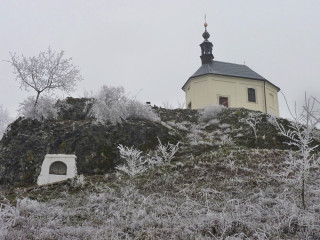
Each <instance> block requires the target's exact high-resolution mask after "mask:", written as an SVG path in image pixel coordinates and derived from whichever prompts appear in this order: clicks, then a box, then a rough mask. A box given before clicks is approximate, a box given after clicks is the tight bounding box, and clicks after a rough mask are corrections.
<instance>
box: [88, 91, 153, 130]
mask: <svg viewBox="0 0 320 240" xmlns="http://www.w3.org/2000/svg"><path fill="white" fill-rule="evenodd" d="M90 115H91V116H92V117H94V118H95V119H96V120H97V121H98V122H101V123H112V124H114V123H121V122H123V121H125V120H126V119H128V118H135V119H147V120H151V121H158V120H159V117H158V116H157V115H156V114H155V113H154V111H153V110H152V108H151V107H150V106H148V105H146V104H142V103H140V102H139V101H137V100H135V99H130V98H129V97H127V96H126V95H125V91H124V88H123V87H109V86H102V88H101V90H100V91H99V92H98V94H96V95H95V96H93V100H92V107H91V110H90Z"/></svg>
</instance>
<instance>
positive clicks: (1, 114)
mask: <svg viewBox="0 0 320 240" xmlns="http://www.w3.org/2000/svg"><path fill="white" fill-rule="evenodd" d="M10 122H11V119H10V117H9V112H8V110H7V109H4V108H3V106H2V105H0V139H1V138H2V136H3V134H4V133H5V131H6V129H7V127H8V124H9V123H10Z"/></svg>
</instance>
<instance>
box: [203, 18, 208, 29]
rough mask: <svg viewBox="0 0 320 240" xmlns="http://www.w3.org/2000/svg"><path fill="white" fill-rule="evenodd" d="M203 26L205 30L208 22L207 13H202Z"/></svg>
mask: <svg viewBox="0 0 320 240" xmlns="http://www.w3.org/2000/svg"><path fill="white" fill-rule="evenodd" d="M203 25H204V28H205V30H207V27H208V23H207V15H206V14H204V24H203Z"/></svg>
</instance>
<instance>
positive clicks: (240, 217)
mask: <svg viewBox="0 0 320 240" xmlns="http://www.w3.org/2000/svg"><path fill="white" fill-rule="evenodd" d="M68 102H69V104H71V105H72V106H73V107H71V108H68V111H61V112H60V115H59V117H58V118H57V119H56V120H45V121H38V120H30V119H22V118H21V119H18V120H17V121H16V122H15V123H13V124H12V125H11V130H10V131H8V132H7V133H6V134H5V136H4V138H3V139H2V140H1V142H0V146H1V147H0V164H1V169H0V177H1V182H0V183H1V184H2V186H3V187H6V188H3V190H2V191H1V199H0V203H1V207H0V239H1V238H3V239H320V178H319V170H320V169H319V165H314V166H312V167H311V168H310V174H309V175H308V178H307V184H306V196H305V197H306V208H305V209H304V208H303V207H302V206H301V202H300V179H299V178H298V175H297V171H296V170H295V169H294V168H293V167H292V164H291V160H292V159H293V158H295V157H296V158H298V157H299V156H298V155H297V152H296V150H297V149H296V148H295V147H292V146H289V145H287V144H284V143H283V142H285V141H286V138H285V137H283V136H281V135H280V134H279V133H278V130H277V128H276V126H275V123H274V119H272V118H270V116H268V115H266V114H258V115H257V116H259V118H261V119H260V122H258V123H257V125H256V129H255V130H256V136H255V134H254V131H253V128H252V127H250V126H249V125H248V124H247V123H246V122H245V121H242V120H241V119H247V118H248V117H249V116H252V114H253V115H254V114H257V113H256V112H252V111H248V110H245V109H225V108H217V107H215V108H212V109H207V110H206V111H203V112H198V111H195V110H181V109H180V110H179V109H177V110H167V109H158V110H156V113H157V115H158V116H159V120H155V121H151V120H141V119H137V118H128V119H127V120H126V121H124V122H123V123H121V124H120V123H116V124H114V123H110V124H102V123H96V122H95V121H94V120H93V119H91V118H90V117H88V115H86V113H85V112H83V106H84V105H85V104H84V103H85V102H86V101H85V100H81V99H80V100H76V99H68ZM77 109H78V110H77ZM79 109H80V110H79ZM254 116H255V115H254ZM278 121H279V122H281V123H282V124H283V126H285V127H288V124H289V123H288V121H286V120H283V119H278ZM57 130H59V134H57ZM26 139H27V140H26ZM33 140H34V141H33ZM23 141H29V143H23ZM159 142H160V143H162V146H167V147H168V145H166V144H167V143H171V144H173V145H175V146H179V148H178V151H177V152H176V153H175V155H174V158H173V159H170V161H163V162H161V161H160V160H159V159H160V158H161V157H160V158H159V156H160V155H159ZM317 143H319V139H318V138H317V136H316V138H315V139H314V141H313V144H317ZM119 144H121V145H123V146H128V147H131V146H133V148H131V149H136V150H137V151H141V156H140V155H139V156H140V157H141V160H143V162H144V164H143V167H144V170H143V171H141V173H140V174H137V175H135V176H132V175H131V176H130V175H129V174H127V173H125V172H124V171H121V170H117V169H121V168H120V166H125V164H126V163H127V161H128V159H125V158H123V156H122V157H121V155H120V152H119V148H118V147H119ZM17 149H19V151H18V150H17ZM98 149H103V150H101V152H98ZM30 150H32V151H33V152H32V154H31V153H28V151H30ZM165 151H166V152H167V153H168V154H169V153H170V149H169V148H167V149H165ZM46 153H75V154H76V155H77V157H78V163H77V164H78V165H77V167H78V172H79V174H80V175H79V176H78V177H77V178H75V179H72V180H68V181H65V182H61V183H56V184H50V185H46V186H41V187H38V186H35V185H34V183H35V181H36V178H37V176H38V174H39V168H40V166H41V162H42V161H43V158H44V155H45V154H46ZM102 153H103V154H102ZM14 154H17V155H16V156H17V157H16V158H15V157H14ZM28 156H29V158H28ZM90 157H91V158H92V159H94V161H93V164H92V165H90V160H91V159H90ZM155 159H158V160H159V161H160V162H157V163H155V161H154V160H155ZM162 159H164V157H163V156H162ZM315 159H318V160H319V154H318V153H317V152H315ZM86 164H87V165H86ZM25 175H27V176H28V177H25ZM12 186H15V187H12ZM19 186H20V187H19Z"/></svg>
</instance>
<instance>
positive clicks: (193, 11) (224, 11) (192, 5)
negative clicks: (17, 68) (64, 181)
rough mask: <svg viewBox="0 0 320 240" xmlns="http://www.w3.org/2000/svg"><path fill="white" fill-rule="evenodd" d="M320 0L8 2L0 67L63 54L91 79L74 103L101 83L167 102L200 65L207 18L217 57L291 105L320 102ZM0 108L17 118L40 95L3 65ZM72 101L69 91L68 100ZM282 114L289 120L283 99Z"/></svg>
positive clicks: (0, 17) (0, 15) (3, 8)
mask: <svg viewBox="0 0 320 240" xmlns="http://www.w3.org/2000/svg"><path fill="white" fill-rule="evenodd" d="M319 11H320V1H318V0H305V1H302V0H299V1H298V0H268V1H257V0H241V1H240V0H210V1H209V0H208V1H206V0H194V1H192V0H162V1H159V0H157V1H156V0H154V1H151V0H149V1H147V0H134V1H121V0H119V1H115V0H113V1H109V0H104V1H102V0H100V1H99V0H90V1H88V0H15V1H13V0H1V1H0V29H1V37H0V60H8V59H9V57H10V56H9V51H10V52H16V53H17V54H18V55H21V54H24V55H25V56H34V55H38V53H39V52H40V51H43V50H46V49H47V48H48V46H51V48H52V49H53V50H56V51H60V50H65V53H66V56H67V57H72V58H73V62H74V64H76V65H78V66H79V67H80V69H81V73H82V75H83V77H84V81H82V82H81V83H79V85H78V88H77V91H76V92H74V93H72V96H74V97H81V96H83V93H84V91H91V90H93V91H96V90H97V89H99V88H100V87H101V86H102V85H109V86H123V87H124V88H125V90H126V92H129V93H130V94H131V96H137V99H139V100H141V101H143V102H145V101H151V102H152V104H156V105H162V103H163V102H164V101H167V102H170V103H171V104H172V105H177V102H184V92H183V91H182V90H181V87H182V86H183V84H184V83H185V82H186V80H187V79H188V78H189V77H190V76H191V75H192V74H193V73H194V72H195V71H196V70H197V69H198V68H199V67H200V65H201V61H200V58H199V56H200V47H199V44H200V43H201V42H202V41H203V38H202V36H201V35H202V33H203V31H204V27H203V23H204V13H206V14H207V22H208V28H207V29H208V32H209V33H210V34H211V37H210V39H209V40H211V42H212V43H213V45H214V48H213V54H214V56H215V59H216V60H219V61H225V62H231V63H238V64H243V63H244V62H245V64H246V65H247V66H249V67H250V68H251V69H252V70H254V71H256V72H257V73H259V74H260V75H262V76H263V77H265V78H267V79H268V80H269V81H271V82H272V83H273V84H275V85H277V86H278V87H280V88H281V90H282V91H283V92H284V94H285V95H286V97H287V99H288V101H289V103H292V104H293V103H294V101H298V102H301V101H302V100H303V97H304V92H305V91H306V92H307V94H309V95H313V96H315V97H317V98H318V99H320V81H319V75H320V74H319V66H320V47H319V44H320V14H319ZM0 83H1V88H0V104H2V105H3V106H4V107H6V108H7V109H8V110H9V111H10V113H11V114H12V115H13V116H14V115H16V112H15V110H16V109H17V108H18V106H19V103H20V102H22V101H23V100H24V99H25V98H26V97H27V96H30V95H35V92H33V91H30V92H26V91H24V90H20V89H19V84H18V82H16V81H15V80H14V75H13V74H12V67H11V66H10V64H8V63H6V62H3V61H1V62H0ZM64 96H65V97H66V96H68V94H64ZM279 99H280V115H281V116H283V117H288V112H287V110H286V106H285V102H284V100H283V98H282V96H281V94H279Z"/></svg>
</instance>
